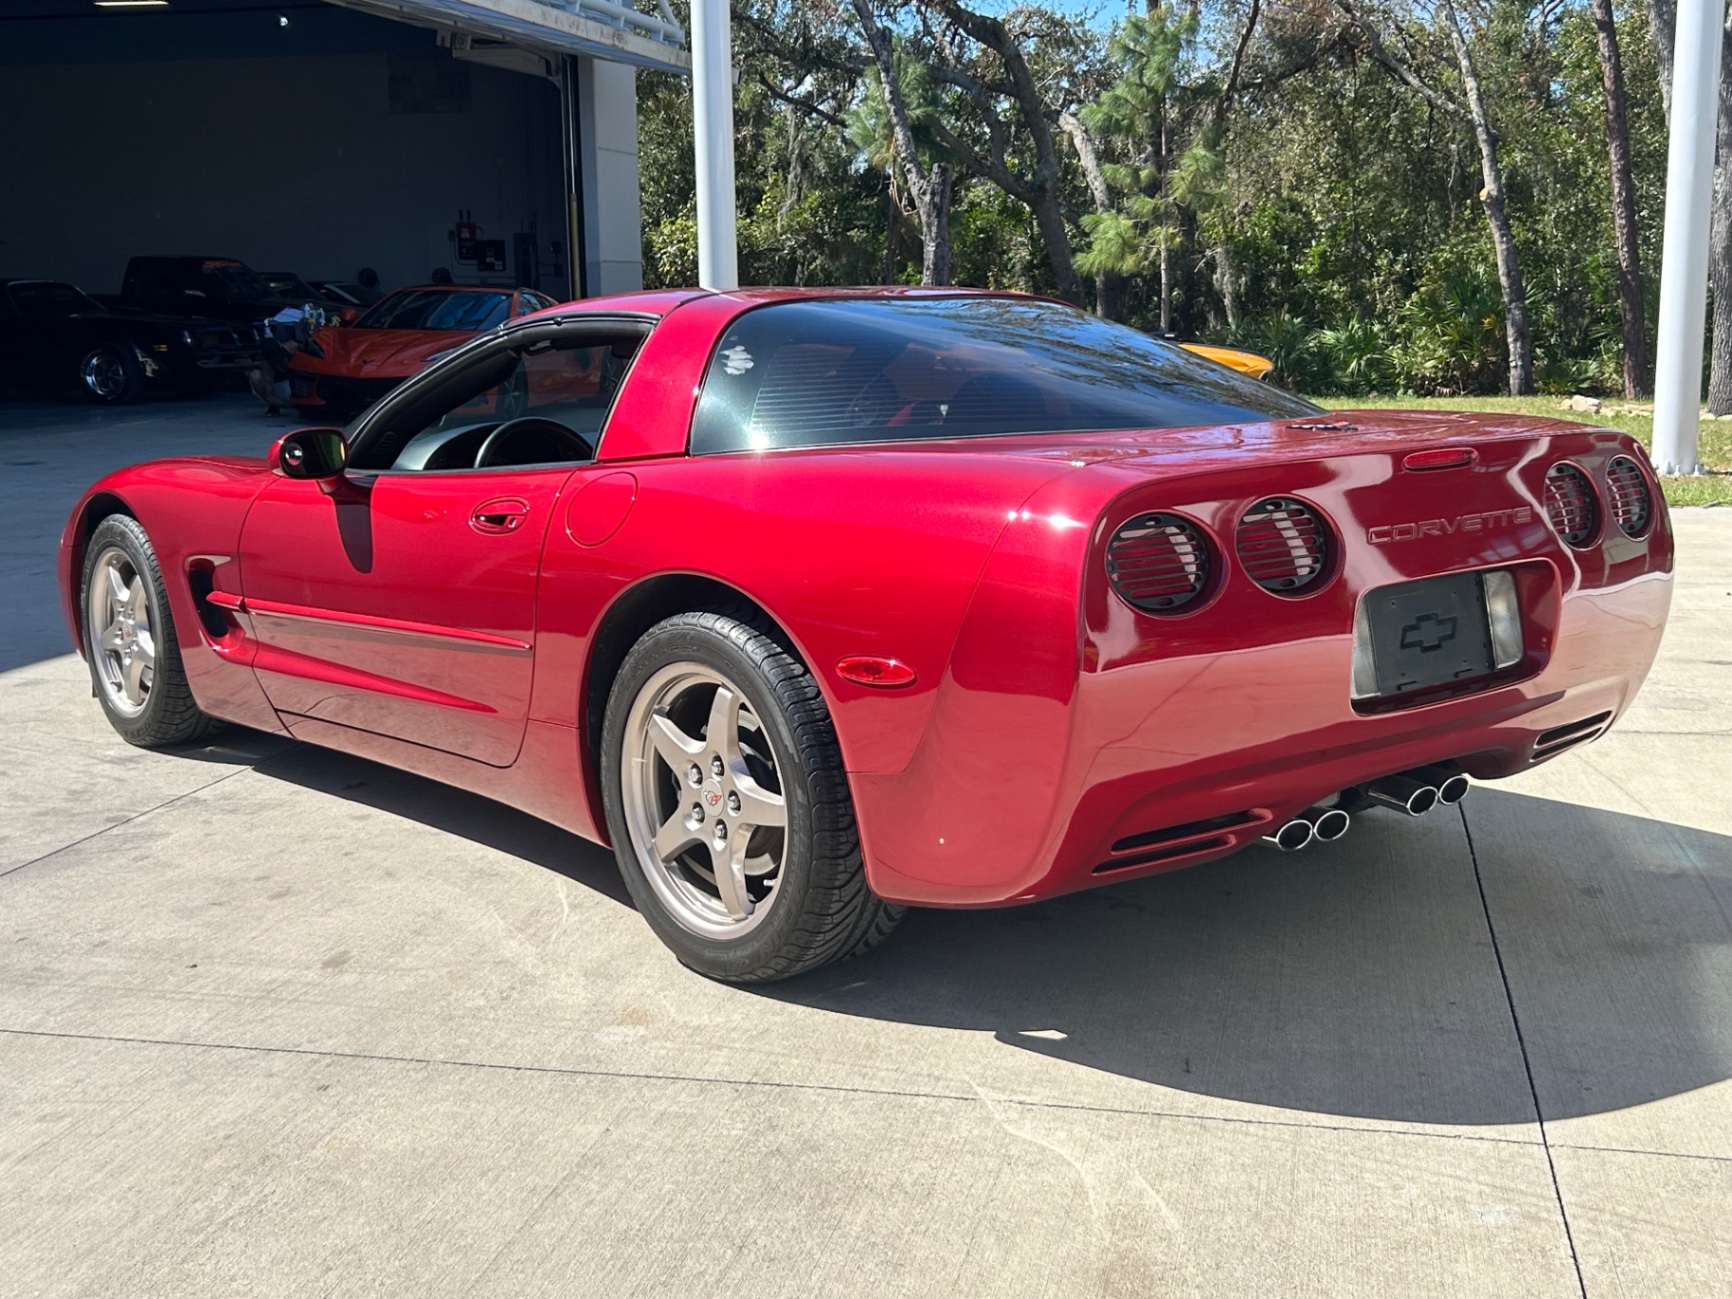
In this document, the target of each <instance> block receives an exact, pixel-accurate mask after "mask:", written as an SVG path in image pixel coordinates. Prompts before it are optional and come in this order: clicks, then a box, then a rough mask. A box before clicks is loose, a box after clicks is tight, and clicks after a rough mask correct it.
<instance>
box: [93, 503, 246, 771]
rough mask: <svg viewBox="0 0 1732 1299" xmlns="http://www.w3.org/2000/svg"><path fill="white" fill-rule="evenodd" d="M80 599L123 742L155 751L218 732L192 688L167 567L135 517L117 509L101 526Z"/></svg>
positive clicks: (101, 686)
mask: <svg viewBox="0 0 1732 1299" xmlns="http://www.w3.org/2000/svg"><path fill="white" fill-rule="evenodd" d="M82 596H83V605H82V607H83V615H84V649H85V657H86V659H88V660H89V663H90V679H91V682H92V684H93V685H94V686H95V688H96V697H97V699H98V701H99V702H100V703H101V704H102V711H103V712H104V713H106V714H107V715H108V720H109V722H110V723H112V724H113V726H114V729H115V730H116V731H118V732H119V733H120V736H121V738H122V739H124V740H126V741H127V743H129V744H136V745H139V746H140V747H142V748H147V749H154V748H161V747H163V746H166V745H171V744H188V743H191V742H192V741H194V740H201V739H203V738H204V737H205V736H207V735H209V734H211V733H213V732H214V731H216V730H218V729H220V727H221V725H222V723H220V722H218V721H217V720H216V719H215V718H212V717H209V716H207V715H206V714H205V713H204V712H203V711H201V710H200V708H199V706H198V704H197V703H196V702H195V701H194V700H193V697H192V690H191V688H190V687H189V686H188V685H187V680H186V673H185V671H184V670H183V669H182V667H181V659H180V646H179V644H178V643H177V642H176V640H175V636H174V621H173V619H172V618H171V617H170V615H169V609H168V592H167V590H166V589H165V588H164V586H163V580H162V569H161V567H160V566H159V565H158V564H157V560H156V551H155V549H154V548H153V547H152V546H151V544H150V538H149V536H147V535H146V534H145V531H144V529H143V527H141V526H140V525H139V522H138V520H137V519H134V518H132V517H130V516H129V515H125V514H113V515H110V516H109V517H108V518H106V519H104V520H103V521H102V522H101V523H100V524H98V525H97V528H96V531H95V532H94V533H93V534H92V535H91V538H90V544H89V546H88V548H87V549H86V550H85V560H84V585H83V588H82Z"/></svg>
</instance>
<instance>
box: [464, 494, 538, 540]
mask: <svg viewBox="0 0 1732 1299" xmlns="http://www.w3.org/2000/svg"><path fill="white" fill-rule="evenodd" d="M528 517H529V502H528V501H525V500H521V499H519V498H518V497H515V496H503V497H500V498H499V499H497V500H492V501H483V502H482V503H481V504H480V505H477V506H476V507H475V512H474V513H473V514H471V515H470V516H469V526H470V527H472V528H474V529H475V531H477V532H484V533H487V534H489V535H490V536H499V535H501V534H504V533H507V532H516V531H517V529H518V528H520V527H521V526H522V525H523V521H524V520H525V519H527V518H528Z"/></svg>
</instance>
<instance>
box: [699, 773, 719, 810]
mask: <svg viewBox="0 0 1732 1299" xmlns="http://www.w3.org/2000/svg"><path fill="white" fill-rule="evenodd" d="M698 797H699V798H701V799H703V801H704V807H705V808H706V809H707V810H709V811H711V812H719V811H721V807H722V787H721V786H720V785H719V784H717V783H716V782H715V781H713V780H706V781H705V782H704V787H703V789H702V790H700V791H699V793H698Z"/></svg>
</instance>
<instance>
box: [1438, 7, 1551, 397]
mask: <svg viewBox="0 0 1732 1299" xmlns="http://www.w3.org/2000/svg"><path fill="white" fill-rule="evenodd" d="M1443 14H1444V19H1445V21H1446V22H1447V23H1448V24H1449V39H1450V43H1451V44H1452V45H1453V46H1455V60H1456V63H1457V64H1459V65H1460V67H1461V80H1462V85H1463V87H1464V88H1465V89H1466V91H1467V107H1468V117H1469V119H1470V120H1471V121H1472V122H1473V133H1474V137H1475V139H1476V140H1477V141H1478V142H1479V162H1480V173H1481V175H1482V177H1483V178H1484V180H1485V187H1484V188H1483V189H1481V190H1480V192H1479V201H1480V206H1481V207H1483V208H1484V209H1485V220H1486V224H1487V225H1488V226H1490V227H1491V241H1492V246H1493V247H1494V248H1495V249H1496V251H1497V280H1498V286H1499V287H1500V288H1501V289H1502V290H1503V314H1504V337H1505V339H1506V341H1507V342H1508V345H1509V392H1510V396H1512V397H1526V396H1528V395H1529V394H1531V393H1532V392H1533V390H1534V343H1533V330H1532V329H1531V328H1530V327H1529V325H1528V299H1527V289H1526V288H1525V287H1524V286H1523V284H1522V267H1521V258H1520V257H1519V256H1518V255H1517V253H1516V244H1515V235H1514V233H1513V232H1512V231H1511V229H1510V222H1509V212H1508V210H1507V209H1506V208H1505V207H1504V193H1503V165H1502V164H1501V163H1500V162H1499V161H1498V141H1497V132H1496V131H1494V130H1493V129H1492V124H1491V115H1490V113H1489V112H1487V110H1486V105H1485V96H1484V94H1483V93H1482V92H1481V90H1480V85H1479V71H1478V69H1476V68H1475V67H1474V62H1473V55H1472V54H1471V53H1470V52H1469V50H1468V48H1467V37H1466V36H1465V35H1464V34H1463V32H1462V29H1461V18H1460V16H1459V15H1458V14H1457V13H1456V11H1455V5H1454V3H1453V0H1443Z"/></svg>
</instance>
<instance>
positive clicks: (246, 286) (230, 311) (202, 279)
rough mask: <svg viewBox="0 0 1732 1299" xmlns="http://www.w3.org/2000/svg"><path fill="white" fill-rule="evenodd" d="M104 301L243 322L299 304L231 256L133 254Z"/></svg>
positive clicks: (124, 308)
mask: <svg viewBox="0 0 1732 1299" xmlns="http://www.w3.org/2000/svg"><path fill="white" fill-rule="evenodd" d="M103 302H105V303H106V304H107V305H108V306H109V307H111V308H113V309H114V310H116V311H121V312H166V313H168V314H170V315H194V316H208V317H211V318H214V319H217V320H226V321H228V322H230V323H231V324H235V325H243V326H251V325H254V324H256V323H258V322H259V321H261V320H268V319H270V317H272V316H274V315H276V314H277V312H279V311H281V310H282V309H283V308H284V307H298V306H301V305H302V304H301V303H300V302H297V301H295V300H294V299H293V298H286V297H284V296H283V295H282V294H280V293H278V292H277V291H276V290H274V289H272V288H271V286H270V285H268V284H266V283H265V281H264V279H263V277H262V276H260V275H259V273H258V272H257V271H255V270H254V269H253V268H252V267H250V266H248V265H247V264H246V263H245V262H243V261H240V260H238V259H236V258H233V257H134V258H132V259H131V260H130V261H128V262H127V264H126V277H125V278H124V279H123V280H122V281H121V283H120V292H119V294H117V295H116V296H114V297H105V298H103Z"/></svg>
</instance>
